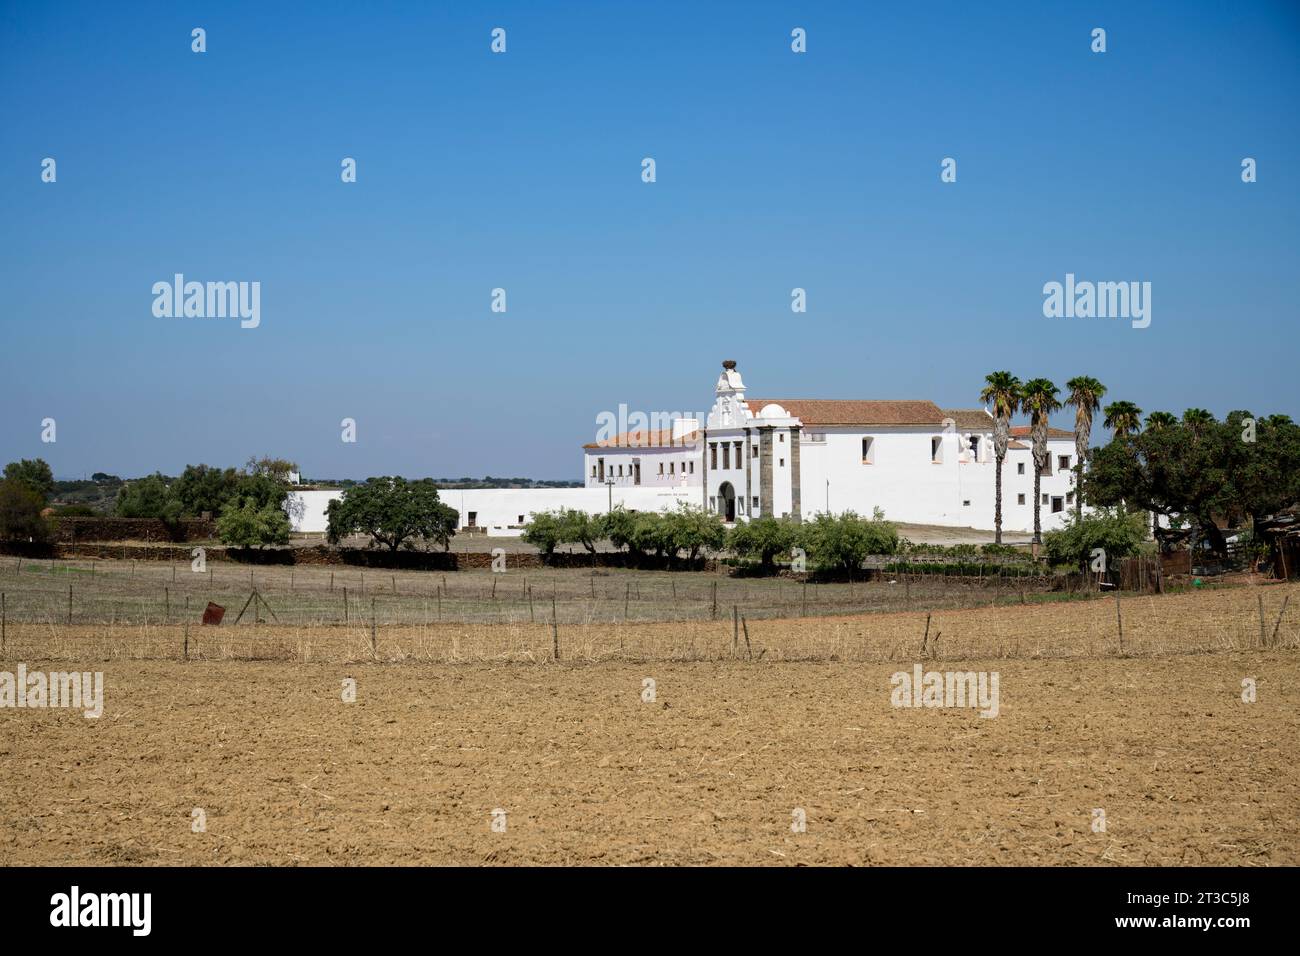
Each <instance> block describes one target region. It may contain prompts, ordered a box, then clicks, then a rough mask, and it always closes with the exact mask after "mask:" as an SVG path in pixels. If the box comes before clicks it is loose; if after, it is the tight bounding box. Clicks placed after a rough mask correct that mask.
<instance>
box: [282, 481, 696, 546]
mask: <svg viewBox="0 0 1300 956" xmlns="http://www.w3.org/2000/svg"><path fill="white" fill-rule="evenodd" d="M342 496H343V492H341V491H293V492H290V497H291V498H294V499H297V500H299V501H301V502H302V509H301V513H300V514H301V516H300V517H299V516H295V517H293V518H292V519H291V524H292V526H293V530H294V531H295V532H300V533H323V532H324V531H325V530H326V528H327V527H328V524H329V522H328V520H327V519H326V517H325V509H326V508H328V507H329V503H330V502H331V501H332V500H334V499H335V498H341V497H342ZM438 496H439V497H440V498H441V499H442V502H443V503H444V504H446V505H449V506H451V507H452V508H455V509H456V510H457V511H458V512H460V521H459V522H458V527H462V528H463V527H465V525H466V524H468V522H469V514H470V512H474V513H475V518H474V523H475V525H477V526H478V527H480V528H484V529H486V531H487V533H488V534H490V535H495V536H510V535H519V534H522V533H523V530H522V529H521V528H519V527H518V525H519V516H520V515H523V516H524V520H525V521H528V520H529V519H530V518H531V516H532V515H533V514H536V513H537V512H539V511H553V510H555V509H557V508H574V509H576V510H578V511H586V512H588V513H589V514H604V513H605V512H606V511H608V510H609V506H610V501H611V496H610V491H609V489H608V488H604V487H602V488H467V489H465V490H463V491H462V490H460V489H458V488H444V489H440V490H439V491H438ZM612 501H613V504H614V507H615V508H617V507H618V506H619V505H622V506H623V507H625V508H627V509H629V510H632V511H671V510H673V509H674V508H676V507H677V502H679V501H685V502H688V503H690V504H693V505H698V504H699V503H700V489H699V488H698V487H695V488H646V487H640V488H637V487H632V488H614V489H613V498H612ZM296 511H298V509H297V508H296V507H295V505H294V503H291V505H290V514H291V515H293V514H294V513H295V512H296Z"/></svg>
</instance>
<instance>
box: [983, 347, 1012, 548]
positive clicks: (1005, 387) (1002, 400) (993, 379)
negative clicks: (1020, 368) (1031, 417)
mask: <svg viewBox="0 0 1300 956" xmlns="http://www.w3.org/2000/svg"><path fill="white" fill-rule="evenodd" d="M984 381H985V383H986V384H985V386H984V390H983V391H982V392H980V401H981V402H983V403H984V404H985V405H992V406H993V418H994V420H995V422H994V426H993V454H994V457H995V458H996V459H997V471H996V472H994V476H995V477H994V480H993V481H994V483H993V487H994V489H995V491H994V496H993V540H994V541H995V542H996V543H997V544H1001V543H1002V462H1003V461H1005V460H1006V457H1007V443H1008V442H1009V441H1010V439H1011V416H1012V415H1014V414H1015V413H1016V411H1017V409H1019V408H1020V379H1018V378H1016V377H1015V376H1014V375H1012V374H1011V373H1010V372H990V373H989V374H988V375H986V376H984Z"/></svg>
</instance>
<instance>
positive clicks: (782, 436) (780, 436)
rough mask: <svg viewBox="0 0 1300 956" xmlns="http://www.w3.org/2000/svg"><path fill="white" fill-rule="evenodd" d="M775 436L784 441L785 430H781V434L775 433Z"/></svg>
mask: <svg viewBox="0 0 1300 956" xmlns="http://www.w3.org/2000/svg"><path fill="white" fill-rule="evenodd" d="M776 437H777V438H779V439H780V440H781V441H782V442H785V432H781V434H780V435H777V436H776Z"/></svg>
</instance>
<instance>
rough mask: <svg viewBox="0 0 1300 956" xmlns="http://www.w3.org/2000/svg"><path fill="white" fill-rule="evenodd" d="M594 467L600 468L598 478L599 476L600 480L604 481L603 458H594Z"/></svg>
mask: <svg viewBox="0 0 1300 956" xmlns="http://www.w3.org/2000/svg"><path fill="white" fill-rule="evenodd" d="M596 467H597V468H599V469H600V474H599V478H600V480H601V481H604V480H605V459H604V458H597V459H596Z"/></svg>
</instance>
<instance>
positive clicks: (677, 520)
mask: <svg viewBox="0 0 1300 956" xmlns="http://www.w3.org/2000/svg"><path fill="white" fill-rule="evenodd" d="M662 521H663V525H664V527H663V534H664V536H665V539H666V542H667V546H668V548H669V554H670V555H671V556H674V557H675V556H676V555H677V554H678V553H679V552H681V551H685V552H686V560H687V561H688V562H690V563H691V564H694V563H695V561H696V560H697V559H698V558H699V556H700V552H701V551H720V550H722V548H723V546H724V545H725V544H726V543H727V526H726V525H725V524H724V523H723V521H722V517H721V516H720V515H719V514H717V513H716V512H713V511H708V510H707V509H705V508H701V507H699V506H697V505H690V504H687V503H686V502H685V501H679V502H678V503H677V510H675V511H670V512H668V513H667V514H665V515H663V516H662Z"/></svg>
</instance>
